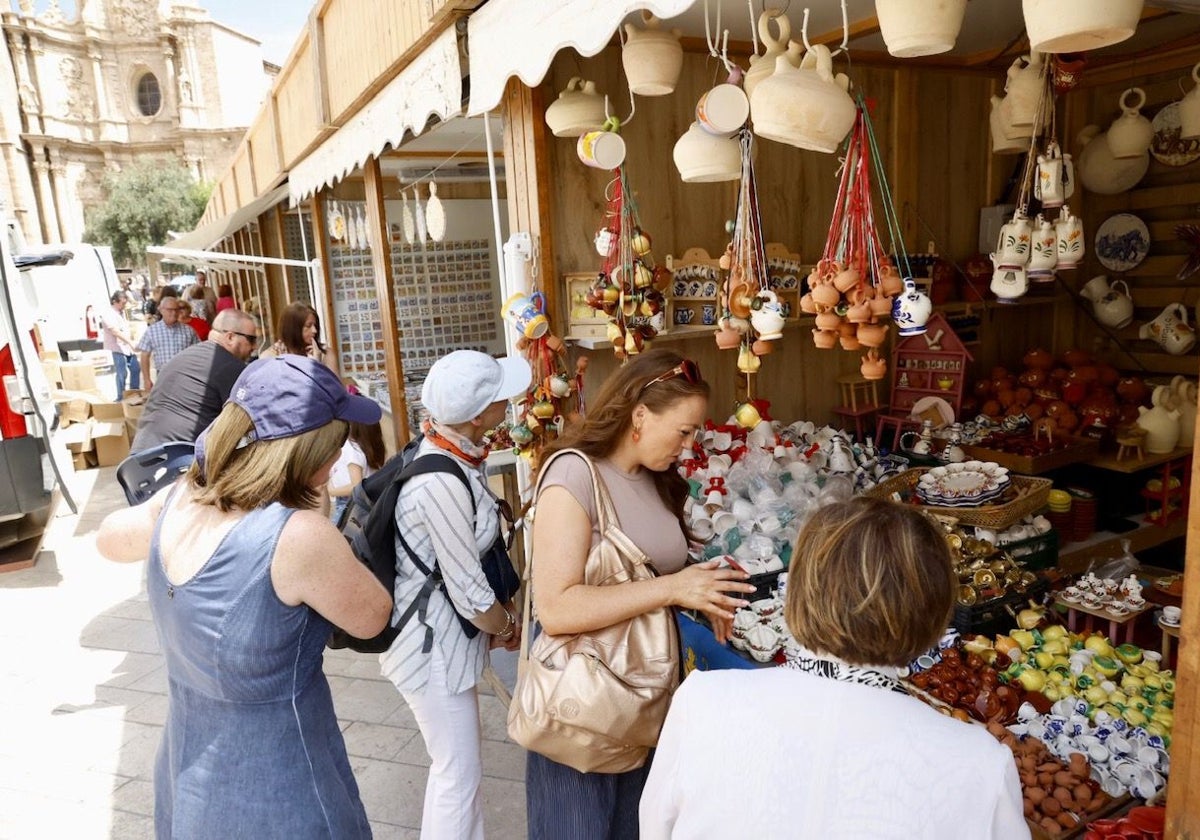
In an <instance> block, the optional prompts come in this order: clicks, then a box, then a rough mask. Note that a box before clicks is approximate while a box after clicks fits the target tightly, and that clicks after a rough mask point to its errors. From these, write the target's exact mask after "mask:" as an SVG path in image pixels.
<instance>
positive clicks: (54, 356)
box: [38, 350, 62, 362]
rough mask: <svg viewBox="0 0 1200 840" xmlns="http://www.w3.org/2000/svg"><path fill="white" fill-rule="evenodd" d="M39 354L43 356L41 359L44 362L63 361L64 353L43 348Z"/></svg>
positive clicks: (40, 356)
mask: <svg viewBox="0 0 1200 840" xmlns="http://www.w3.org/2000/svg"><path fill="white" fill-rule="evenodd" d="M38 356H39V358H41V360H42V361H43V362H61V361H62V353H59V352H58V351H57V350H43V351H42V352H41V353H39V354H38Z"/></svg>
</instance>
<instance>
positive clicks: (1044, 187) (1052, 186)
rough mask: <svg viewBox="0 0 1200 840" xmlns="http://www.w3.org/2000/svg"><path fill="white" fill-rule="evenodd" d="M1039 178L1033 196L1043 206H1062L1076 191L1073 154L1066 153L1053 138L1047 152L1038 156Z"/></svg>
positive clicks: (1035, 182) (1052, 207) (1048, 207)
mask: <svg viewBox="0 0 1200 840" xmlns="http://www.w3.org/2000/svg"><path fill="white" fill-rule="evenodd" d="M1037 162H1038V165H1037V178H1036V180H1035V181H1034V182H1033V196H1034V198H1036V199H1037V200H1038V201H1040V202H1041V203H1042V208H1043V209H1046V210H1052V209H1054V208H1055V207H1062V205H1063V202H1064V201H1066V200H1067V199H1068V198H1070V197H1071V195H1072V194H1073V193H1074V192H1075V171H1074V167H1073V166H1072V164H1071V156H1070V155H1064V154H1063V153H1062V150H1061V149H1059V147H1058V144H1057V143H1055V142H1054V141H1053V140H1051V141H1050V142H1049V143H1048V144H1047V145H1046V152H1045V154H1041V155H1038V157H1037Z"/></svg>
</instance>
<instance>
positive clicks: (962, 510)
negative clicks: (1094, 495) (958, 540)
mask: <svg viewBox="0 0 1200 840" xmlns="http://www.w3.org/2000/svg"><path fill="white" fill-rule="evenodd" d="M927 471H928V470H927V469H925V468H920V469H914V470H905V471H904V472H902V473H900V474H899V475H895V476H892V477H891V478H889V479H888V480H886V481H884V482H882V483H881V484H877V485H876V486H875V487H874V488H872V489H871V490H868V491H867V493H866V495H868V496H874V497H876V498H880V499H890V498H892V497H893V494H897V493H898V494H899V495H900V501H902V502H904V503H905V504H911V505H915V506H917V507H919V508H920V509H921V510H923V511H926V512H928V513H934V514H937V515H939V516H949V517H953V518H954V519H957V520H958V521H959V522H961V523H962V524H964V525H977V526H979V527H981V528H988V529H990V530H994V531H1000V530H1003V529H1005V528H1007V527H1008V526H1009V525H1013V524H1015V523H1017V522H1020V521H1021V518H1022V517H1025V516H1028V515H1029V514H1031V513H1035V512H1037V511H1038V510H1039V509H1041V508H1042V507H1044V506H1045V504H1046V499H1047V498H1048V497H1049V495H1050V488H1051V487H1052V486H1054V482H1053V481H1051V480H1050V479H1048V478H1034V477H1033V476H1028V475H1010V476H1009V479H1010V483H1009V488H1008V490H1006V491H1005V492H1004V495H1003V496H1002V497H1001V500H1000V502H999V503H996V504H990V505H980V506H979V507H939V506H937V505H926V504H921V503H920V502H918V501H917V496H916V493H915V492H914V489H915V488H916V486H917V481H918V479H920V478H921V476H922V475H924V474H925V473H926V472H927Z"/></svg>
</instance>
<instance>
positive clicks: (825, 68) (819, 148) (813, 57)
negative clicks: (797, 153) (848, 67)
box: [750, 44, 856, 154]
mask: <svg viewBox="0 0 1200 840" xmlns="http://www.w3.org/2000/svg"><path fill="white" fill-rule="evenodd" d="M775 61H776V69H775V73H774V74H773V75H772V76H771V77H770V78H767V79H764V80H763V81H762V82H761V83H760V84H759V85H758V86H757V87H756V88H755V89H754V92H753V94H751V97H750V114H751V116H752V117H753V121H754V133H755V134H757V135H758V136H759V137H764V138H766V139H768V140H776V141H778V142H780V143H786V144H788V145H789V146H795V147H797V148H800V149H811V150H812V151H815V152H825V153H826V154H829V153H831V152H834V151H836V150H837V147H838V145H839V144H840V143H841V142H842V140H843V139H845V137H846V135H847V134H849V133H850V129H851V127H853V125H854V118H855V114H856V110H855V107H854V100H852V99H851V98H850V94H849V93H847V89H848V88H849V85H850V80H849V79H848V78H847V77H846V75H845V74H844V73H839V74H837V76H836V77H835V76H834V74H833V56H832V55H831V54H830V52H829V48H828V47H826V46H825V45H823V44H815V45H814V46H813V48H812V49H811V50H809V51H808V52H807V53H805V54H804V60H803V61H801V62H800V68H799V69H797V68H795V67H793V66H792V65H791V64H790V63H789V62H788V58H787V56H786V55H781V56H779V57H778V58H777V59H776V60H775Z"/></svg>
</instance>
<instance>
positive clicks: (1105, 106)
mask: <svg viewBox="0 0 1200 840" xmlns="http://www.w3.org/2000/svg"><path fill="white" fill-rule="evenodd" d="M1195 58H1196V56H1195V55H1191V56H1189V57H1188V59H1187V63H1186V64H1183V63H1181V64H1180V66H1178V67H1175V68H1172V69H1169V70H1166V71H1163V72H1158V73H1155V74H1153V75H1149V76H1140V75H1137V74H1136V72H1135V71H1136V70H1137V67H1136V66H1132V67H1130V73H1129V77H1128V78H1126V79H1121V80H1120V81H1114V82H1109V83H1106V84H1103V85H1100V86H1096V87H1091V88H1087V89H1083V90H1079V91H1075V92H1074V93H1072V94H1070V95H1069V97H1068V103H1067V108H1066V113H1067V115H1068V117H1069V122H1068V132H1069V133H1067V134H1066V137H1065V139H1070V140H1072V141H1073V140H1074V138H1075V137H1076V136H1077V135H1078V133H1079V131H1080V130H1081V129H1082V128H1083V127H1084V125H1087V124H1095V125H1098V126H1100V128H1101V129H1102V130H1103V129H1107V128H1108V126H1109V124H1110V123H1111V122H1112V121H1113V120H1114V119H1115V118H1116V117H1118V116H1120V114H1121V110H1120V106H1119V105H1118V101H1119V99H1120V97H1121V94H1122V92H1123V91H1124V90H1125V89H1126V88H1129V87H1133V86H1135V85H1136V86H1137V87H1140V88H1142V89H1143V90H1144V91H1145V92H1146V105H1145V107H1144V108H1143V109H1142V113H1143V114H1144V115H1145V116H1146V117H1147V118H1150V119H1153V118H1154V116H1155V114H1157V113H1158V111H1159V110H1160V109H1161V108H1163V107H1164V106H1166V105H1168V104H1170V103H1171V102H1174V101H1177V100H1179V99H1180V98H1181V97H1182V95H1183V94H1182V91H1183V90H1190V89H1191V86H1192V82H1191V81H1190V74H1191V67H1192V64H1191V62H1192V61H1193V60H1194V59H1195ZM1183 79H1187V80H1188V81H1187V82H1186V83H1182V82H1181V80H1183ZM1085 80H1086V77H1085ZM1181 84H1182V87H1181ZM1197 145H1200V144H1197ZM1081 150H1082V149H1081V148H1080V147H1079V145H1078V144H1077V143H1072V151H1074V152H1075V153H1076V154H1078V153H1079V152H1080V151H1081ZM1198 151H1200V150H1198ZM1071 206H1072V208H1075V207H1078V211H1077V212H1079V214H1080V215H1081V216H1082V218H1083V222H1084V230H1085V231H1086V232H1087V246H1088V252H1087V254H1086V256H1085V259H1084V263H1083V266H1082V267H1081V269H1080V270H1079V271H1077V272H1076V273H1075V274H1076V276H1075V277H1074V278H1072V279H1073V281H1074V282H1073V283H1072V284H1071V289H1072V291H1075V292H1077V291H1078V289H1079V288H1080V287H1081V286H1082V285H1083V284H1084V283H1086V282H1087V281H1088V280H1090V279H1091V278H1092V277H1095V276H1096V275H1097V274H1107V275H1108V276H1109V279H1110V280H1117V279H1123V280H1125V282H1126V283H1127V284H1128V286H1129V290H1130V292H1131V294H1132V296H1133V300H1134V304H1135V306H1136V309H1135V313H1134V320H1133V324H1131V325H1130V326H1128V327H1126V328H1124V329H1121V330H1111V329H1106V328H1104V327H1102V326H1101V325H1100V324H1098V323H1096V322H1095V320H1094V319H1093V318H1092V317H1091V315H1090V312H1091V306H1090V304H1088V303H1087V301H1084V300H1082V299H1078V298H1077V300H1078V303H1079V305H1077V306H1075V307H1074V313H1073V324H1072V327H1073V328H1074V330H1075V331H1076V334H1077V341H1078V343H1079V345H1080V346H1082V347H1085V348H1089V349H1093V348H1094V349H1096V350H1098V352H1099V353H1100V354H1101V355H1102V356H1103V357H1104V358H1106V359H1107V360H1109V361H1111V362H1112V363H1113V364H1115V365H1116V366H1117V367H1119V368H1122V369H1128V370H1131V371H1135V372H1138V373H1140V374H1142V375H1157V376H1155V379H1158V380H1163V381H1165V380H1167V379H1169V378H1170V377H1171V376H1172V375H1174V374H1179V373H1182V374H1185V375H1187V376H1195V375H1196V374H1197V368H1198V365H1197V353H1198V352H1200V351H1198V350H1193V351H1192V352H1190V353H1187V354H1185V355H1182V356H1172V355H1169V354H1167V353H1165V352H1163V351H1162V350H1161V349H1160V348H1159V346H1158V345H1157V344H1155V343H1154V342H1152V341H1148V340H1142V339H1140V338H1138V328H1139V327H1140V326H1141V325H1142V324H1144V323H1146V322H1147V321H1150V320H1153V319H1154V318H1155V317H1156V316H1157V315H1158V314H1159V312H1161V311H1162V309H1163V307H1164V306H1166V305H1168V304H1170V303H1177V302H1178V303H1183V304H1184V305H1185V306H1186V307H1187V309H1188V320H1189V322H1190V323H1193V324H1194V323H1195V316H1196V304H1197V303H1200V274H1196V275H1193V276H1191V277H1190V278H1188V279H1186V280H1183V281H1181V280H1179V279H1178V278H1177V277H1176V273H1177V272H1178V270H1179V268H1180V266H1181V265H1182V264H1183V262H1184V260H1185V259H1186V256H1187V253H1188V248H1187V246H1186V245H1184V244H1183V243H1182V242H1180V241H1179V240H1178V239H1177V238H1176V236H1175V226H1176V225H1179V224H1184V223H1187V224H1200V159H1198V160H1196V161H1194V162H1192V163H1189V164H1187V165H1185V166H1168V165H1166V164H1164V163H1160V162H1159V161H1157V160H1154V159H1153V158H1152V159H1151V162H1150V169H1149V171H1148V172H1147V173H1146V176H1145V177H1144V178H1143V179H1142V180H1141V182H1140V183H1138V184H1137V186H1136V187H1134V188H1133V189H1132V190H1130V191H1128V192H1124V193H1120V194H1118V195H1112V196H1106V195H1097V194H1095V193H1091V192H1088V191H1087V190H1083V194H1082V198H1081V197H1080V196H1079V195H1076V196H1075V197H1074V198H1072V199H1071ZM1115 213H1132V214H1134V215H1135V216H1138V217H1139V218H1140V219H1142V221H1144V222H1145V223H1146V226H1147V227H1148V228H1149V230H1150V239H1151V244H1150V255H1149V257H1147V259H1146V260H1145V261H1144V262H1143V263H1142V264H1141V265H1139V266H1137V267H1136V268H1134V269H1132V270H1130V271H1127V272H1122V273H1118V272H1111V271H1108V270H1107V269H1106V268H1105V267H1104V266H1103V265H1102V264H1101V263H1100V261H1099V260H1098V259H1097V258H1096V253H1095V234H1096V229H1097V228H1098V227H1099V226H1100V225H1101V224H1103V223H1104V221H1105V220H1106V219H1108V218H1109V217H1110V216H1112V215H1113V214H1115Z"/></svg>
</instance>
